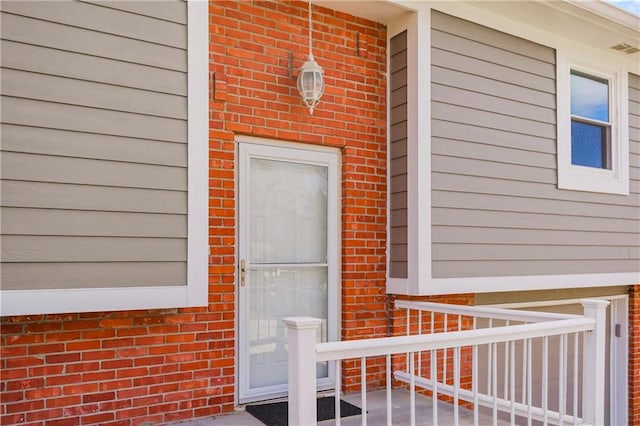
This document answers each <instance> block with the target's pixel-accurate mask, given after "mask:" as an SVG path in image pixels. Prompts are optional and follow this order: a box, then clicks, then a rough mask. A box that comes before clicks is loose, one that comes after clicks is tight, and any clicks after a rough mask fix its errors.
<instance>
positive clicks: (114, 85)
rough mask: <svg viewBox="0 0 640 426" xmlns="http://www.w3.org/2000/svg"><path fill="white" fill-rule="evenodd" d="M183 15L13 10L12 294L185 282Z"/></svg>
mask: <svg viewBox="0 0 640 426" xmlns="http://www.w3.org/2000/svg"><path fill="white" fill-rule="evenodd" d="M186 8H187V4H186V2H183V1H168V2H152V3H149V2H125V1H122V2H120V1H116V2H48V1H42V2H23V1H3V2H2V6H1V9H2V14H1V17H0V19H1V27H0V28H1V34H0V35H1V37H0V38H1V41H0V43H1V46H0V48H1V51H2V56H1V57H0V65H1V67H2V70H1V71H2V72H1V75H0V77H1V79H0V84H1V87H2V110H1V114H0V119H1V120H0V121H1V122H2V123H1V128H0V131H1V132H2V133H1V134H2V141H1V142H2V144H1V152H0V154H1V160H0V161H1V164H0V170H1V172H0V173H1V178H2V181H1V183H0V185H1V187H0V191H1V194H0V206H1V209H2V216H1V223H0V225H1V232H2V241H1V246H2V247H1V261H2V271H1V274H0V281H1V282H2V289H3V290H29V289H58V288H59V289H64V288H98V287H123V286H127V287H130V286H168V285H186V276H187V272H186V260H187V9H186Z"/></svg>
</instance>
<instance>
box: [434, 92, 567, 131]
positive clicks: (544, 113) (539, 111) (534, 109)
mask: <svg viewBox="0 0 640 426" xmlns="http://www.w3.org/2000/svg"><path fill="white" fill-rule="evenodd" d="M431 94H432V97H431V99H432V100H434V101H440V102H444V103H449V104H454V105H458V106H464V107H468V108H473V109H479V110H485V111H491V112H496V113H500V114H504V115H510V116H514V117H520V118H526V119H528V120H534V121H540V122H542V123H555V111H554V110H553V109H552V108H543V107H539V106H535V105H529V104H525V103H522V102H517V101H512V100H508V99H502V98H496V97H494V96H490V95H485V94H482V93H477V92H472V91H469V90H461V89H458V88H455V87H449V86H443V85H440V84H433V85H432V86H431Z"/></svg>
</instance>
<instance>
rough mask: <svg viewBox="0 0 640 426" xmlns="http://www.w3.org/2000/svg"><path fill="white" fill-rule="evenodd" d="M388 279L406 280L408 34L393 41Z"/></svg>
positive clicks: (391, 47)
mask: <svg viewBox="0 0 640 426" xmlns="http://www.w3.org/2000/svg"><path fill="white" fill-rule="evenodd" d="M390 54H391V58H390V63H389V67H390V69H391V79H390V80H391V84H390V86H391V93H390V100H389V101H390V105H389V108H390V116H391V117H390V123H391V128H390V131H389V169H390V170H389V175H390V177H391V180H390V182H389V192H390V198H389V211H390V214H389V241H390V246H389V277H391V278H407V276H408V270H407V257H408V246H407V241H408V235H407V233H408V228H407V215H408V211H407V89H408V87H407V32H406V31H403V32H402V33H400V34H398V35H396V36H394V37H392V38H391V42H390Z"/></svg>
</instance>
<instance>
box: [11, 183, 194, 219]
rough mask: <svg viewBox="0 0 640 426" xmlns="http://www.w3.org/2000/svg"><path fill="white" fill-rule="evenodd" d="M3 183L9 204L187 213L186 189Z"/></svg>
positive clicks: (16, 205) (17, 205) (52, 207)
mask: <svg viewBox="0 0 640 426" xmlns="http://www.w3.org/2000/svg"><path fill="white" fill-rule="evenodd" d="M0 186H1V187H0V189H1V190H0V200H1V203H2V205H3V206H9V207H33V208H51V209H76V210H103V211H121V212H147V213H170V214H186V213H187V193H186V192H184V191H167V190H155V189H137V188H117V187H109V186H91V185H71V184H57V183H48V182H23V181H12V180H3V181H2V182H0Z"/></svg>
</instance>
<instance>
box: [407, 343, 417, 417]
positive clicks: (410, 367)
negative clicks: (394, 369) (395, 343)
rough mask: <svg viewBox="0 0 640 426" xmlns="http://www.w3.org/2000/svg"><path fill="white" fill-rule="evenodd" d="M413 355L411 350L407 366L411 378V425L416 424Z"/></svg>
mask: <svg viewBox="0 0 640 426" xmlns="http://www.w3.org/2000/svg"><path fill="white" fill-rule="evenodd" d="M414 355H415V354H414V353H413V352H411V357H410V358H409V363H410V364H411V365H410V366H409V369H410V370H411V376H410V377H411V379H410V380H409V401H410V404H409V405H410V407H409V409H410V412H409V415H410V417H411V426H415V424H416V370H415V361H414Z"/></svg>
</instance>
